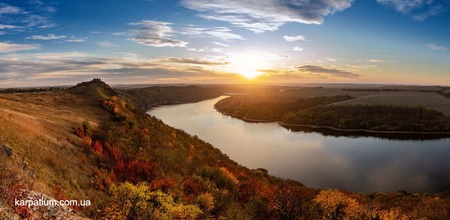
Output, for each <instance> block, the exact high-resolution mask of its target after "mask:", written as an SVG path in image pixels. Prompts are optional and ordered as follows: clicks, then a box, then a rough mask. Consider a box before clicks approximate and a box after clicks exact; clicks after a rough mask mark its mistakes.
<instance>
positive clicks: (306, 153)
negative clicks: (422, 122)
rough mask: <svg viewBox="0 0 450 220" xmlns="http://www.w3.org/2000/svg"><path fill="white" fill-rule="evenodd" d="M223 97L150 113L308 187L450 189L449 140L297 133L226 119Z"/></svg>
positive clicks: (251, 163)
mask: <svg viewBox="0 0 450 220" xmlns="http://www.w3.org/2000/svg"><path fill="white" fill-rule="evenodd" d="M222 98H224V97H220V98H215V99H210V100H205V101H201V102H197V103H189V104H179V105H170V106H161V107H156V108H153V109H151V110H150V111H149V112H148V114H150V115H153V116H155V117H157V118H159V119H161V120H163V121H164V122H165V123H166V124H168V125H170V126H172V127H175V128H179V129H183V130H184V131H186V132H187V133H189V134H191V135H197V136H198V137H200V138H201V139H203V140H205V141H207V142H209V143H211V144H212V145H213V146H215V147H216V148H219V149H220V150H221V151H222V152H223V153H225V154H227V155H228V156H229V157H230V158H231V159H233V160H234V161H236V162H238V163H240V164H242V165H244V166H246V167H248V168H252V169H255V168H265V169H267V170H268V171H269V173H270V174H272V175H275V176H279V177H282V178H289V179H293V180H298V181H300V182H302V183H303V184H305V185H306V186H309V187H314V188H334V189H345V190H349V191H358V192H379V191H383V192H392V191H399V190H406V191H408V192H421V193H424V192H439V191H449V190H450V139H449V138H447V139H438V140H392V139H383V138H379V137H355V136H354V137H345V136H337V137H336V136H325V135H322V134H321V133H315V132H309V133H305V132H292V131H289V130H287V129H286V128H284V127H281V126H279V125H278V123H247V122H244V121H241V120H239V119H236V118H232V117H229V116H225V115H222V114H221V113H219V112H217V111H216V110H215V109H214V104H215V103H216V102H217V101H218V100H220V99H222Z"/></svg>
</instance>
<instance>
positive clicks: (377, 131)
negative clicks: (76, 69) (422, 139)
mask: <svg viewBox="0 0 450 220" xmlns="http://www.w3.org/2000/svg"><path fill="white" fill-rule="evenodd" d="M215 109H216V110H217V111H218V112H219V113H221V114H223V115H226V116H230V117H233V118H237V119H240V120H242V121H245V122H249V123H270V122H278V124H279V125H280V126H282V127H285V128H294V127H296V128H312V129H328V130H332V131H339V132H346V133H361V132H363V133H367V134H379V135H383V134H387V135H438V136H448V137H450V132H438V131H436V132H421V131H383V130H370V129H343V128H336V127H332V126H323V125H308V124H290V123H284V122H282V121H281V120H278V119H267V120H261V119H251V118H248V117H245V116H242V115H237V114H232V113H227V112H221V111H220V110H218V109H217V108H215Z"/></svg>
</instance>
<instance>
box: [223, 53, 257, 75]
mask: <svg viewBox="0 0 450 220" xmlns="http://www.w3.org/2000/svg"><path fill="white" fill-rule="evenodd" d="M229 61H230V64H229V65H228V68H229V70H230V71H231V72H233V73H237V74H240V75H242V76H244V77H245V78H247V79H254V78H256V77H258V76H260V75H262V74H263V73H262V72H261V71H259V70H261V69H264V67H265V65H266V64H265V62H264V59H263V58H262V57H261V56H259V55H256V54H235V55H233V56H231V57H230V60H229Z"/></svg>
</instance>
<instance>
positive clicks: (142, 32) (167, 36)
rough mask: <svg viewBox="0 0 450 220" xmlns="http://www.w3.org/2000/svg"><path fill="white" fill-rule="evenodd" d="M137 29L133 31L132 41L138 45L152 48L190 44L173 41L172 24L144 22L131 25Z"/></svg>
mask: <svg viewBox="0 0 450 220" xmlns="http://www.w3.org/2000/svg"><path fill="white" fill-rule="evenodd" d="M130 25H131V26H133V27H135V29H134V30H132V33H131V34H132V36H133V37H132V38H130V39H129V40H132V41H134V42H136V43H138V44H143V45H147V46H151V47H186V45H187V44H188V42H185V41H182V40H178V39H173V38H172V33H174V31H173V30H172V28H171V27H170V25H171V23H168V22H160V21H150V20H143V21H141V22H134V23H130Z"/></svg>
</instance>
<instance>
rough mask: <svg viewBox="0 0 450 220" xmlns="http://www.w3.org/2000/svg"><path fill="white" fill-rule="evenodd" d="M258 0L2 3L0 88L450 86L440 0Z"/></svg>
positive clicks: (445, 8)
mask: <svg viewBox="0 0 450 220" xmlns="http://www.w3.org/2000/svg"><path fill="white" fill-rule="evenodd" d="M260 3H261V4H249V1H242V0H230V1H219V0H201V1H198V0H176V1H164V0H139V1H113V2H109V1H84V0H83V1H72V0H67V1H45V0H39V1H37V0H36V1H34V0H33V1H1V0H0V66H1V68H0V74H1V75H0V87H20V86H45V85H52V84H58V85H67V84H69V85H70V84H75V83H77V82H80V81H86V80H90V79H92V78H94V77H101V78H102V79H104V80H105V81H106V82H109V83H111V84H142V83H148V84H158V83H167V82H171V81H173V82H176V83H204V84H206V83H240V82H243V81H245V80H247V81H248V80H250V79H259V80H257V81H258V83H274V82H276V83H289V84H295V83H369V84H376V83H381V84H431V85H450V77H449V76H448V71H449V69H450V62H448V60H450V52H449V49H450V41H449V39H450V29H449V28H447V27H448V26H449V25H450V23H449V21H450V12H449V11H450V10H449V5H450V4H449V3H450V2H449V0H445V1H416V2H414V3H409V1H394V0H383V1H381V0H371V1H362V0H337V1H330V0H324V1H293V0H287V1H278V0H261V1H260ZM369 9H370V10H369ZM437 9H439V10H437ZM92 14H95V15H96V16H91V15H92ZM239 75H240V76H243V77H236V76H239ZM262 76H264V77H262Z"/></svg>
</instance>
